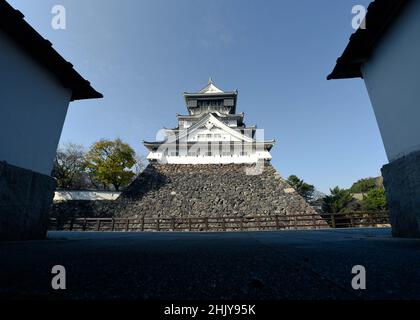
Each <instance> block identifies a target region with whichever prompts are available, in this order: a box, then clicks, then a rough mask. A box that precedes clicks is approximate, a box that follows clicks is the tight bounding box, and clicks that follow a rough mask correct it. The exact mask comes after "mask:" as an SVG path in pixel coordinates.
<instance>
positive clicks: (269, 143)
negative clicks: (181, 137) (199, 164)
mask: <svg viewBox="0 0 420 320" xmlns="http://www.w3.org/2000/svg"><path fill="white" fill-rule="evenodd" d="M142 142H143V145H144V146H145V147H146V148H147V149H148V150H149V151H156V150H157V149H158V148H159V147H160V146H162V145H164V144H167V145H168V146H174V145H177V143H178V140H177V141H175V142H172V143H168V142H167V141H154V142H150V141H142ZM220 142H222V143H226V141H220ZM230 143H231V144H235V143H239V142H236V141H231V142H230ZM240 143H241V144H244V145H254V144H263V145H264V149H266V150H267V151H270V150H271V149H272V148H273V147H274V145H275V144H276V140H266V141H253V142H243V141H242V142H240ZM208 144H209V141H201V142H196V141H189V142H187V143H186V145H187V146H192V145H208Z"/></svg>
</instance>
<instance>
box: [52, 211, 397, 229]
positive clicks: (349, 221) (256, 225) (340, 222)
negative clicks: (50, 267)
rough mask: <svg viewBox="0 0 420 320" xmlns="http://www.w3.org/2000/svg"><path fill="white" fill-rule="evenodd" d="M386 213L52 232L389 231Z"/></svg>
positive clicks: (55, 222)
mask: <svg viewBox="0 0 420 320" xmlns="http://www.w3.org/2000/svg"><path fill="white" fill-rule="evenodd" d="M388 226H389V217H388V213H386V212H375V213H363V212H354V213H347V214H323V215H317V214H301V215H273V216H252V217H251V216H246V217H204V218H203V217H200V218H198V217H191V218H77V219H68V220H62V219H51V220H50V226H49V230H50V231H111V232H112V231H125V232H185V231H189V232H201V231H204V232H211V231H274V230H299V229H322V228H324V229H325V228H360V227H388Z"/></svg>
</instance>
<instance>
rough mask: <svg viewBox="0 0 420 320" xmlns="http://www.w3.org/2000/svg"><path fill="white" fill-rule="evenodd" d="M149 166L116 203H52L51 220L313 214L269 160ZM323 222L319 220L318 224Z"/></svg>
mask: <svg viewBox="0 0 420 320" xmlns="http://www.w3.org/2000/svg"><path fill="white" fill-rule="evenodd" d="M249 169H251V166H249V165H238V164H232V165H226V164H224V165H214V164H213V165H174V164H170V165H168V164H166V165H160V164H151V165H149V166H148V167H147V168H146V170H145V171H144V172H143V173H142V174H141V175H140V176H139V177H138V178H137V179H136V180H135V181H134V182H133V183H132V184H131V185H130V186H129V187H128V188H127V189H126V190H125V191H124V192H123V193H122V194H121V196H120V197H119V198H118V200H116V201H68V202H59V203H55V204H54V205H53V206H52V209H51V213H50V214H51V216H52V217H54V218H58V217H60V218H63V219H68V218H72V217H76V218H84V217H101V218H109V217H116V218H118V217H132V218H136V217H146V218H158V217H159V218H170V217H176V218H182V217H183V218H186V217H222V216H225V217H240V216H266V215H299V214H317V213H316V211H315V210H314V209H313V208H312V207H310V206H309V205H308V204H307V203H306V201H305V200H304V199H303V198H302V197H301V196H300V195H299V194H298V193H297V192H295V191H294V190H293V189H292V188H291V187H290V186H289V185H288V184H287V183H286V181H285V180H284V179H283V178H282V177H281V176H280V175H279V174H278V173H277V172H276V170H275V169H274V168H273V167H272V166H271V165H270V164H269V163H265V164H264V167H263V170H262V172H261V174H257V175H248V174H247V171H248V170H249ZM319 223H320V224H322V225H327V224H326V223H324V222H319Z"/></svg>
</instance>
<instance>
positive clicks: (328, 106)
mask: <svg viewBox="0 0 420 320" xmlns="http://www.w3.org/2000/svg"><path fill="white" fill-rule="evenodd" d="M9 2H10V3H11V4H12V5H13V6H14V7H15V8H17V9H19V10H21V11H22V12H23V13H24V14H25V16H26V20H27V21H28V22H29V23H30V24H31V25H32V26H33V27H35V29H37V30H38V32H40V33H41V34H42V35H43V36H44V37H46V38H48V39H49V40H50V41H51V42H53V44H54V47H55V48H56V50H57V51H58V52H59V53H61V54H62V55H63V56H64V57H65V58H66V59H67V60H69V61H70V62H72V63H73V64H74V66H75V68H76V69H77V71H79V72H80V73H81V74H82V75H83V76H84V77H86V78H87V79H88V80H89V81H91V82H92V84H93V86H94V87H95V88H96V89H97V90H99V91H100V92H102V93H103V94H104V95H105V98H104V99H102V100H92V101H81V102H75V103H72V104H71V106H70V109H69V113H68V115H67V119H66V123H65V126H64V129H63V134H62V139H61V143H65V142H75V143H79V144H83V145H85V146H86V147H89V146H90V145H91V144H92V143H93V142H94V141H97V140H99V139H101V138H116V137H120V138H121V139H123V140H124V141H126V142H128V143H130V144H131V145H132V146H133V147H134V148H135V149H136V151H137V152H138V153H140V154H146V150H145V149H144V148H143V146H142V144H141V140H154V139H155V135H156V132H157V131H158V130H159V129H160V128H162V127H168V128H172V127H175V126H176V114H177V113H180V114H185V113H186V108H185V105H184V102H183V98H182V92H184V91H196V90H199V89H201V88H202V87H203V86H205V85H206V83H207V80H208V78H209V77H210V76H211V77H213V79H214V81H215V83H216V84H217V85H218V86H219V87H221V88H222V89H224V90H233V89H238V90H239V101H238V111H240V112H242V111H243V112H245V116H246V118H245V120H246V123H247V124H248V125H251V124H257V125H258V127H259V128H261V129H265V136H266V138H268V139H271V138H275V139H276V140H277V145H276V146H275V147H274V149H273V151H272V155H273V161H272V163H273V165H274V166H275V167H276V168H277V170H279V172H280V173H281V174H282V175H283V176H285V177H287V176H288V175H290V174H296V175H298V176H299V177H301V178H303V179H304V180H306V181H307V182H309V183H312V184H314V185H315V186H316V187H317V188H318V189H320V190H321V191H323V192H327V191H328V189H329V188H330V187H333V186H336V185H338V186H340V187H349V186H350V185H351V184H352V183H353V182H354V181H356V180H358V179H360V178H363V177H368V176H377V175H379V174H380V168H381V166H382V165H384V164H385V163H387V159H386V155H385V151H384V147H383V144H382V141H381V138H380V134H379V130H378V127H377V124H376V121H375V117H374V114H373V110H372V108H371V104H370V101H369V97H368V95H367V92H366V89H365V87H364V84H363V81H362V80H360V79H356V80H341V81H327V80H326V76H327V74H328V73H329V72H330V71H331V70H332V68H333V66H334V63H335V60H336V59H337V57H338V56H339V55H340V54H341V52H342V50H343V49H344V47H345V45H346V44H347V41H348V38H349V36H350V34H351V33H352V32H353V30H352V28H351V20H352V13H351V9H352V7H353V6H354V5H356V4H362V5H367V4H368V3H369V1H368V0H366V1H363V0H357V1H351V0H340V1H336V0H319V1H313V0H300V1H296V0H295V1H292V0H289V1H281V0H265V1H257V0H212V1H201V0H176V1H174V0H166V1H163V0H141V1H139V0H118V1H117V0H107V1H103V0H83V1H82V0H60V1H57V0H37V1H27V0H9ZM56 4H61V5H64V7H65V8H66V11H67V29H66V30H54V29H52V27H51V19H52V14H51V8H52V7H53V6H54V5H56Z"/></svg>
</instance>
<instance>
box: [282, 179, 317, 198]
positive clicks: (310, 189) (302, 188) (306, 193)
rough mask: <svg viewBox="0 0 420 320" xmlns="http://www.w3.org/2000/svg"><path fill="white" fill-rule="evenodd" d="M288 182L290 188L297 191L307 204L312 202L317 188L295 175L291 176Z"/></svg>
mask: <svg viewBox="0 0 420 320" xmlns="http://www.w3.org/2000/svg"><path fill="white" fill-rule="evenodd" d="M287 182H288V183H289V184H290V186H291V187H292V188H293V189H295V190H296V192H297V193H299V194H300V195H301V196H302V197H303V198H304V199H305V200H306V201H307V202H310V201H311V200H312V199H313V195H314V192H315V187H314V186H313V185H311V184H308V183H306V182H305V181H303V180H301V179H299V178H298V177H297V176H295V175H291V176H290V177H289V178H288V179H287Z"/></svg>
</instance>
